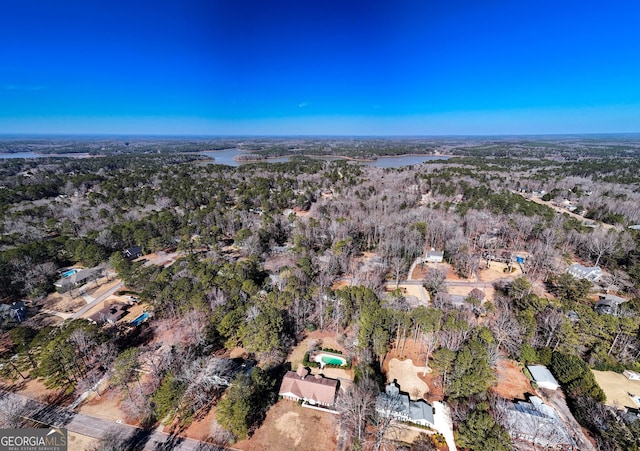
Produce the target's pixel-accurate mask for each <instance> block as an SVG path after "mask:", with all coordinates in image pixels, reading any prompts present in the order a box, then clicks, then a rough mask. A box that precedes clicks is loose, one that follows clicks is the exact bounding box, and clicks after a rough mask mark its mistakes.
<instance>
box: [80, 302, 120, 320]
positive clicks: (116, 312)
mask: <svg viewBox="0 0 640 451" xmlns="http://www.w3.org/2000/svg"><path fill="white" fill-rule="evenodd" d="M129 307H130V306H129V305H127V304H123V303H121V302H116V303H113V304H111V305H108V306H107V307H105V308H103V309H102V310H100V311H98V312H96V313H94V314H93V315H91V316H90V317H89V319H90V320H91V321H93V322H94V323H97V324H103V323H109V324H115V323H117V322H118V321H119V320H121V319H122V318H123V317H124V316H125V315H126V314H127V313H128V310H129Z"/></svg>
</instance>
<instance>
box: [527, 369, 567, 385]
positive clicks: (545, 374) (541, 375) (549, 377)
mask: <svg viewBox="0 0 640 451" xmlns="http://www.w3.org/2000/svg"><path fill="white" fill-rule="evenodd" d="M527 369H528V370H529V372H530V373H531V377H533V380H534V381H535V382H536V384H538V387H540V388H547V389H549V390H557V389H558V388H559V387H560V384H558V381H557V380H556V378H555V377H553V374H551V371H549V370H548V369H547V367H546V366H544V365H529V366H528V367H527Z"/></svg>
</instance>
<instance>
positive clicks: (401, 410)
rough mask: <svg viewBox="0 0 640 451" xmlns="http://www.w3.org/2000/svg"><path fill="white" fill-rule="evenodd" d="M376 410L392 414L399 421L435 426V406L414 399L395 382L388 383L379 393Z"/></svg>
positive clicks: (382, 413)
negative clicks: (401, 390) (383, 390)
mask: <svg viewBox="0 0 640 451" xmlns="http://www.w3.org/2000/svg"><path fill="white" fill-rule="evenodd" d="M376 411H377V412H378V413H379V414H380V415H382V416H386V417H389V416H390V417H393V418H394V419H396V420H399V421H406V422H409V423H414V424H419V425H421V426H428V427H433V426H434V418H433V407H432V406H431V405H430V404H429V403H427V402H426V401H424V400H422V399H420V400H418V401H412V400H411V399H409V395H407V394H406V393H402V392H400V387H399V386H398V385H397V384H396V383H395V382H391V383H389V384H387V386H386V387H385V392H384V393H380V394H379V395H378V398H377V400H376Z"/></svg>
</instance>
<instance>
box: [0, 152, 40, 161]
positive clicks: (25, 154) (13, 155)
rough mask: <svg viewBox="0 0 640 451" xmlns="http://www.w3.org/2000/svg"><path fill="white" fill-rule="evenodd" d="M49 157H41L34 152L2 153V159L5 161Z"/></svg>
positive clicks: (0, 156)
mask: <svg viewBox="0 0 640 451" xmlns="http://www.w3.org/2000/svg"><path fill="white" fill-rule="evenodd" d="M46 156H47V155H40V154H39V153H33V152H16V153H0V159H2V160H5V159H7V158H42V157H46Z"/></svg>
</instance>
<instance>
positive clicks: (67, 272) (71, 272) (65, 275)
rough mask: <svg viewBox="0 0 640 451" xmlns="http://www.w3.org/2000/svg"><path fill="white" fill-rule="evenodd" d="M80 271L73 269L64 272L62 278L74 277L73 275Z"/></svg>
mask: <svg viewBox="0 0 640 451" xmlns="http://www.w3.org/2000/svg"><path fill="white" fill-rule="evenodd" d="M78 271H79V270H78V269H76V268H71V269H70V270H68V271H65V272H63V273H62V277H69V276H71V275H73V274H75V273H77V272H78Z"/></svg>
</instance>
